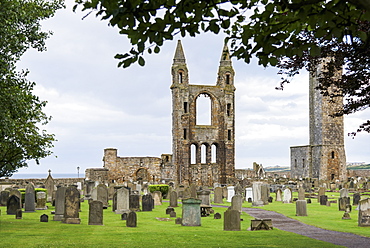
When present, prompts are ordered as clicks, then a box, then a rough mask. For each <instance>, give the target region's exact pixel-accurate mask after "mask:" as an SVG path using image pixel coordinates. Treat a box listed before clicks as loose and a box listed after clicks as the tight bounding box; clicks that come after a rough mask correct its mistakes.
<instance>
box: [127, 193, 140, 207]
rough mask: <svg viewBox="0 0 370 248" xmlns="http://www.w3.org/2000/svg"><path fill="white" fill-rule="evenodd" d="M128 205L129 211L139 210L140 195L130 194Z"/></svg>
mask: <svg viewBox="0 0 370 248" xmlns="http://www.w3.org/2000/svg"><path fill="white" fill-rule="evenodd" d="M129 205H130V206H129V208H130V211H140V195H139V194H130V202H129Z"/></svg>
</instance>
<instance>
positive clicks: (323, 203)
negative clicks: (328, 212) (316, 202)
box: [320, 195, 328, 206]
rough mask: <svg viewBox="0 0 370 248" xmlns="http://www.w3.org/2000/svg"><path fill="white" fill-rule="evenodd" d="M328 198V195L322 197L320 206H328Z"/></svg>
mask: <svg viewBox="0 0 370 248" xmlns="http://www.w3.org/2000/svg"><path fill="white" fill-rule="evenodd" d="M327 202H328V196H327V195H320V205H325V206H326V205H327Z"/></svg>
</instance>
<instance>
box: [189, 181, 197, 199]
mask: <svg viewBox="0 0 370 248" xmlns="http://www.w3.org/2000/svg"><path fill="white" fill-rule="evenodd" d="M196 197H197V186H196V185H195V184H194V183H192V184H190V198H196Z"/></svg>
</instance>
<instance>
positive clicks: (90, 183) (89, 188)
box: [85, 180, 95, 200]
mask: <svg viewBox="0 0 370 248" xmlns="http://www.w3.org/2000/svg"><path fill="white" fill-rule="evenodd" d="M94 186H95V182H94V181H92V180H86V182H85V189H86V192H85V200H88V199H90V198H92V196H91V194H92V191H93V188H94Z"/></svg>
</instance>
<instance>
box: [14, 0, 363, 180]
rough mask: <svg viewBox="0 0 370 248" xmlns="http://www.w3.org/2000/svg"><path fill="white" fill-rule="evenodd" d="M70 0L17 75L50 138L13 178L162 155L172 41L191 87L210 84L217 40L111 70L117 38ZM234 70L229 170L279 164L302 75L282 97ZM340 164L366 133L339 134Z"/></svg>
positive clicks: (304, 123) (251, 69) (301, 124)
mask: <svg viewBox="0 0 370 248" xmlns="http://www.w3.org/2000/svg"><path fill="white" fill-rule="evenodd" d="M72 6H73V1H72V0H67V8H66V9H63V10H59V11H58V12H57V14H56V15H55V17H53V18H51V19H49V20H47V21H45V22H43V26H44V29H45V30H51V31H53V32H54V35H53V36H52V37H51V38H50V39H48V40H47V43H46V44H47V48H48V50H47V51H46V52H42V53H39V52H37V51H34V50H30V51H28V52H27V53H26V54H25V55H24V56H23V58H22V61H21V62H20V63H19V68H28V69H29V70H30V74H29V79H30V80H32V81H35V82H36V83H37V86H36V88H35V91H34V93H35V94H36V95H38V96H39V97H40V98H41V99H42V100H46V101H48V104H47V107H46V108H45V112H46V113H47V114H48V115H51V116H52V117H53V119H52V121H51V122H50V124H49V125H48V126H47V127H46V129H47V130H48V132H50V133H54V134H55V135H56V138H57V139H58V141H57V142H55V147H54V149H53V151H54V155H52V156H50V157H48V158H46V159H42V160H41V161H40V165H35V164H34V163H33V162H30V163H29V167H28V168H24V169H20V170H19V173H22V174H24V173H30V174H31V173H45V175H47V171H48V170H49V169H51V170H52V173H53V174H58V173H76V174H77V167H80V173H83V172H84V171H85V169H86V168H93V167H102V166H103V163H102V158H103V150H104V148H108V147H114V148H117V149H118V154H119V156H122V157H126V156H155V157H159V156H160V155H161V154H162V153H172V143H171V142H172V137H171V125H172V123H171V121H172V119H171V111H172V106H171V91H170V85H171V65H172V59H173V55H174V52H175V47H176V44H177V40H178V39H181V40H182V44H183V48H184V51H185V56H186V62H187V65H188V69H189V77H190V83H191V84H215V83H216V78H217V70H218V65H219V61H220V57H221V51H222V47H223V36H222V35H219V36H215V35H208V34H207V35H205V34H202V35H199V36H197V37H196V38H185V39H182V38H181V37H180V36H179V37H176V38H175V39H174V41H168V42H166V43H165V45H164V46H163V47H162V51H161V53H160V54H158V55H149V56H146V65H145V66H144V67H140V66H138V65H133V66H131V67H130V68H128V69H122V68H117V63H118V61H117V60H115V59H114V55H115V54H116V53H125V52H127V51H129V49H130V44H129V42H128V40H127V38H126V37H124V36H120V35H119V34H118V29H116V28H112V27H109V26H108V25H107V22H103V21H100V20H99V19H97V18H95V15H94V14H92V15H90V16H89V17H87V18H85V19H84V20H82V17H83V16H84V15H85V14H86V13H81V12H80V11H77V13H73V12H72V10H71V9H72ZM233 66H234V69H235V72H236V76H235V87H236V92H235V95H236V117H235V118H236V159H235V162H236V164H235V166H236V168H251V167H252V165H253V162H257V163H261V164H262V165H263V166H265V167H267V166H274V165H280V166H289V164H290V154H289V147H290V146H296V145H307V144H308V75H307V73H302V74H301V75H299V76H297V77H296V78H295V79H294V82H293V83H292V84H290V85H288V86H286V88H285V90H284V91H277V90H275V87H276V86H278V84H279V79H280V77H279V76H278V75H277V74H276V72H277V70H276V69H274V68H267V69H264V68H263V67H261V66H258V65H257V63H256V62H253V63H252V64H249V65H247V64H245V63H243V62H242V61H237V60H235V59H233ZM369 113H370V112H369V111H364V112H361V113H357V114H355V115H352V116H347V117H345V134H347V133H348V132H352V131H354V130H356V129H357V126H358V125H359V124H361V123H362V122H361V121H362V120H365V119H366V118H369V117H370V116H369ZM345 142H346V154H347V161H348V162H370V153H369V149H368V145H369V142H370V135H369V134H365V133H360V134H359V135H357V137H356V138H355V139H352V138H349V137H348V136H345Z"/></svg>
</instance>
